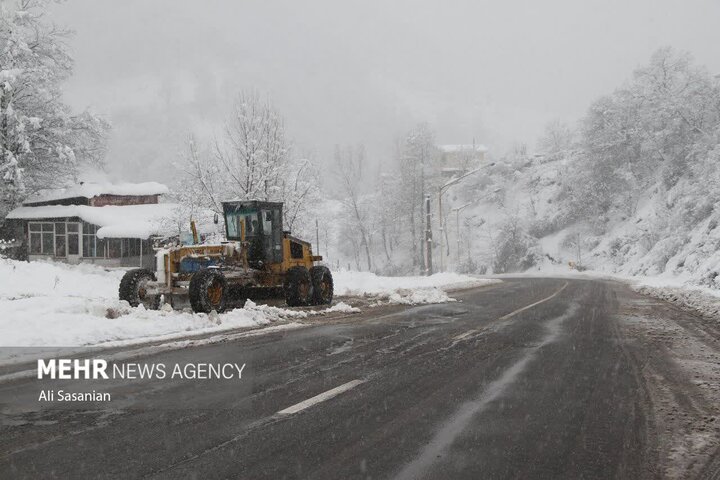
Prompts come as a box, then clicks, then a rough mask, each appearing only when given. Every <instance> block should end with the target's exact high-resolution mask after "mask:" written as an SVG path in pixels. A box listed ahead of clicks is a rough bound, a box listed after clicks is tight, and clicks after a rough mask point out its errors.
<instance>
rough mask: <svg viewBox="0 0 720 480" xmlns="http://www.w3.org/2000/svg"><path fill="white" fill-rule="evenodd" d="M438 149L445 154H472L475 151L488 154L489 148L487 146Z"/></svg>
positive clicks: (455, 146)
mask: <svg viewBox="0 0 720 480" xmlns="http://www.w3.org/2000/svg"><path fill="white" fill-rule="evenodd" d="M438 148H439V149H440V151H442V152H445V153H454V152H472V151H473V150H474V151H476V152H487V151H488V148H487V147H486V146H485V145H479V144H476V145H438Z"/></svg>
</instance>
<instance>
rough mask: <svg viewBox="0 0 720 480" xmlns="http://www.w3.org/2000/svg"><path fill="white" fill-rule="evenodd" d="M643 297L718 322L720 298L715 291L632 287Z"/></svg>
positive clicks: (647, 286)
mask: <svg viewBox="0 0 720 480" xmlns="http://www.w3.org/2000/svg"><path fill="white" fill-rule="evenodd" d="M632 288H633V290H635V291H636V292H638V293H642V294H643V295H648V296H651V297H655V298H659V299H661V300H665V301H667V302H670V303H672V304H674V305H677V306H678V307H680V308H682V309H683V310H688V311H691V312H696V313H699V314H701V315H703V316H705V317H710V318H714V319H716V320H718V321H720V296H719V294H718V292H717V291H713V290H711V289H709V288H702V287H699V288H698V287H676V286H652V285H634V286H633V287H632Z"/></svg>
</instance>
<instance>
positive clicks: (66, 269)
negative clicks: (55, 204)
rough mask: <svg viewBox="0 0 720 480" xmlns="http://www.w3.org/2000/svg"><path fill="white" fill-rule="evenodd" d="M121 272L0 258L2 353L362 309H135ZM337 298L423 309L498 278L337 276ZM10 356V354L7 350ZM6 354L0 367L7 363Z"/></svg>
mask: <svg viewBox="0 0 720 480" xmlns="http://www.w3.org/2000/svg"><path fill="white" fill-rule="evenodd" d="M124 273H125V272H124V270H123V269H105V268H102V267H99V266H96V265H89V264H81V265H67V264H62V263H49V262H18V261H14V260H8V259H3V258H0V311H2V315H0V347H80V346H90V345H93V346H107V347H114V346H125V345H130V344H133V343H142V342H148V341H160V340H171V339H177V338H182V337H185V336H187V335H189V334H205V333H213V332H222V331H225V330H232V329H237V328H247V327H259V326H263V325H268V324H272V323H276V322H281V321H283V322H286V321H293V320H295V321H296V320H302V319H306V318H308V317H312V316H317V315H326V314H331V313H341V314H353V313H358V312H360V309H358V308H357V307H353V306H351V305H348V304H347V303H344V302H340V303H337V304H335V305H333V306H331V307H329V308H326V309H320V310H309V309H286V308H279V307H272V306H268V305H258V304H256V303H254V302H251V301H248V302H247V303H246V305H245V308H241V309H235V310H233V311H230V312H226V313H223V314H220V315H218V314H215V313H212V314H210V315H206V314H195V313H191V312H189V311H173V310H172V309H171V308H170V307H169V306H167V305H166V306H163V308H162V309H160V310H157V311H153V310H145V309H144V308H143V307H142V306H141V307H138V308H131V307H130V306H129V305H128V304H127V302H123V301H120V300H118V286H119V284H120V279H121V278H122V276H123V274H124ZM335 278H336V292H337V294H338V295H344V296H347V295H360V296H366V297H367V296H370V297H372V299H373V300H378V302H380V301H382V302H383V303H395V304H420V303H442V302H448V301H453V299H451V298H450V297H449V296H448V295H447V293H446V292H445V291H444V290H442V289H440V288H439V287H443V288H447V287H453V288H456V287H465V286H476V285H485V284H488V283H494V282H496V281H497V280H486V279H482V280H481V279H476V278H472V277H467V276H463V275H455V274H437V275H433V276H431V277H397V278H390V277H378V276H376V275H373V274H371V273H360V272H338V273H337V274H336V275H335ZM6 350H7V349H6ZM3 355H5V356H7V355H10V354H8V353H6V352H0V362H4V361H6V360H8V359H7V358H3Z"/></svg>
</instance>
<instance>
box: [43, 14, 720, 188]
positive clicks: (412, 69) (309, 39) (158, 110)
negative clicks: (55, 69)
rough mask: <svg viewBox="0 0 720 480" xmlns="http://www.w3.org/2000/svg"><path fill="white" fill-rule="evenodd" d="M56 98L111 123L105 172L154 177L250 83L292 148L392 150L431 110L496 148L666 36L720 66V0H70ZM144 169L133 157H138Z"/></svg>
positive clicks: (574, 110) (459, 136) (533, 134)
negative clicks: (68, 75) (70, 70)
mask: <svg viewBox="0 0 720 480" xmlns="http://www.w3.org/2000/svg"><path fill="white" fill-rule="evenodd" d="M53 12H54V19H55V20H56V21H57V22H58V23H60V24H62V25H65V26H68V27H70V28H72V29H74V30H75V31H76V35H75V37H74V38H73V39H72V40H71V41H70V45H71V48H72V51H73V52H74V55H75V59H76V67H75V74H74V76H73V78H72V79H71V80H70V81H69V82H68V84H67V86H66V98H67V100H68V101H69V102H70V103H71V104H72V105H73V106H74V107H76V108H84V107H86V106H91V107H92V108H93V110H94V111H95V112H97V113H100V114H103V115H105V116H107V118H109V120H110V121H111V122H112V123H113V125H114V133H113V137H112V141H111V144H110V153H109V164H110V171H111V173H112V175H113V177H114V178H115V179H128V180H145V179H159V180H162V179H163V178H164V176H165V175H167V173H166V169H165V165H166V164H167V162H169V161H171V160H172V159H174V158H176V157H177V156H178V154H179V152H180V150H181V149H182V143H183V140H184V139H185V138H186V137H187V135H188V133H190V132H195V133H197V134H199V135H200V136H209V135H212V132H213V131H215V129H216V128H217V126H218V124H219V123H220V122H221V121H222V119H223V118H224V116H225V115H226V114H227V112H228V105H229V102H230V101H231V99H232V97H233V95H234V94H235V93H236V92H237V91H238V90H240V89H248V88H255V89H257V90H258V91H259V92H261V93H263V94H267V95H268V96H269V97H270V98H271V99H272V101H273V103H274V104H275V105H276V107H277V108H278V109H279V110H280V111H281V112H282V114H283V115H284V117H285V120H286V125H287V129H288V134H289V136H290V137H291V138H292V139H294V141H295V144H296V145H297V148H298V150H301V151H314V152H315V155H316V156H317V157H318V158H319V160H321V161H325V162H327V161H329V158H330V156H331V155H330V153H331V152H332V147H333V145H334V144H337V143H340V144H342V143H353V144H354V143H359V142H363V143H365V144H366V146H367V149H368V152H369V154H370V156H371V157H372V158H373V159H374V160H375V161H382V160H383V159H385V158H389V157H390V156H391V155H392V148H393V147H392V144H393V139H394V138H395V137H396V136H397V135H398V134H401V133H402V132H403V131H405V130H407V129H408V128H410V127H411V126H412V125H413V124H415V123H417V122H421V121H427V122H429V123H430V125H431V126H432V127H433V128H434V129H435V131H436V132H437V137H438V138H437V139H438V141H439V142H440V143H471V142H472V140H473V138H475V140H476V141H477V142H478V143H484V144H486V145H488V146H489V147H490V149H491V152H492V153H495V154H496V155H497V154H501V153H503V151H504V150H505V149H506V148H508V147H509V146H510V145H512V144H514V143H517V142H524V143H527V144H528V145H530V147H531V148H532V145H534V143H535V141H536V139H537V137H538V136H539V135H540V134H541V132H542V129H543V127H544V124H545V123H546V122H547V121H549V120H553V119H561V120H565V121H573V120H575V119H577V118H579V117H580V116H581V115H582V114H583V113H584V111H585V110H586V109H587V107H588V105H589V104H590V102H591V101H593V100H594V99H595V98H597V97H598V96H599V95H602V94H604V93H609V92H610V91H612V90H613V89H614V88H616V87H617V86H619V85H620V84H621V83H622V82H623V81H625V80H626V79H628V78H629V77H630V75H631V72H632V70H633V69H634V68H636V67H637V66H639V65H641V64H643V63H645V62H647V61H648V59H649V57H650V55H651V53H652V52H653V51H654V50H655V49H657V48H659V47H661V46H665V45H670V46H673V47H675V48H677V49H680V50H687V51H690V52H691V53H692V54H693V55H694V56H695V59H696V60H697V61H698V62H699V63H703V64H705V65H707V66H708V68H709V69H710V71H711V72H713V73H715V72H720V56H719V55H718V49H717V46H718V45H719V44H720V29H718V28H717V20H718V19H720V2H717V1H715V0H694V1H693V0H689V1H680V0H633V1H627V0H625V1H619V0H591V1H578V0H546V1H542V2H539V1H536V0H535V1H531V0H526V1H464V0H445V1H435V0H414V1H410V0H404V1H390V0H386V1H372V0H364V1H348V0H342V1H340V0H307V1H301V0H284V1H268V0H258V1H230V0H226V1H220V0H210V1H209V0H202V1H201V0H193V1H191V0H143V1H141V0H122V1H110V0H68V1H67V2H66V3H61V4H60V5H58V6H56V7H54V9H53ZM138 167H140V168H138Z"/></svg>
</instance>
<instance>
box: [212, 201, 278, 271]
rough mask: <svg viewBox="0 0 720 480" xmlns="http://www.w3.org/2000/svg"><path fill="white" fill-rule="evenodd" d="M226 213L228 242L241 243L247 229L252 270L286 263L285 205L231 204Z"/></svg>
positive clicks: (260, 203) (227, 206)
mask: <svg viewBox="0 0 720 480" xmlns="http://www.w3.org/2000/svg"><path fill="white" fill-rule="evenodd" d="M223 209H224V211H225V223H226V225H227V238H228V240H236V241H237V240H240V239H241V237H242V233H243V228H244V230H245V240H246V241H247V242H248V243H249V249H248V261H249V263H250V264H251V266H253V267H255V268H262V267H264V266H265V265H267V264H268V263H280V262H282V259H283V252H282V237H283V233H282V226H283V225H282V204H280V203H271V202H254V201H251V202H237V203H234V202H232V203H231V202H228V203H224V204H223ZM243 225H244V227H243Z"/></svg>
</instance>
